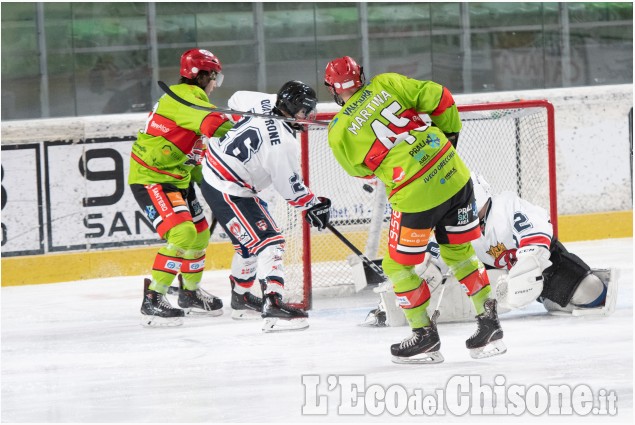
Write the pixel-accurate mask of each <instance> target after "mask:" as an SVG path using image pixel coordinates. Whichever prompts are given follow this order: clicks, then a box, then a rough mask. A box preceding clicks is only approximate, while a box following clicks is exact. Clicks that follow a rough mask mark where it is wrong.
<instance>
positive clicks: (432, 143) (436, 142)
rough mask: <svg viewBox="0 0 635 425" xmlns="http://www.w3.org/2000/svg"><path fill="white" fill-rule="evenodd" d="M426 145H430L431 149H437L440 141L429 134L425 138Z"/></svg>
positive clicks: (434, 135) (435, 136)
mask: <svg viewBox="0 0 635 425" xmlns="http://www.w3.org/2000/svg"><path fill="white" fill-rule="evenodd" d="M426 143H427V144H428V145H430V147H431V148H434V149H437V148H439V146H441V139H439V138H438V137H437V135H436V134H431V133H430V134H428V137H426Z"/></svg>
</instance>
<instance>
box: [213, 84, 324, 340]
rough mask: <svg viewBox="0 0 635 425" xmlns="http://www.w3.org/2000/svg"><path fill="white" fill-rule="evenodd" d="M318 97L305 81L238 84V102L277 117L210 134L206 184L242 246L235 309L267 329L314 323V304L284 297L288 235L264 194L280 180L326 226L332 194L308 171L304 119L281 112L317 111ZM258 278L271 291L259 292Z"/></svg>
mask: <svg viewBox="0 0 635 425" xmlns="http://www.w3.org/2000/svg"><path fill="white" fill-rule="evenodd" d="M316 104H317V97H316V94H315V91H314V90H313V89H312V88H311V87H309V86H308V85H306V84H304V83H302V82H300V81H289V82H287V83H285V84H284V85H283V86H282V88H281V89H280V90H279V92H278V94H277V95H275V94H266V93H259V92H248V91H240V92H237V93H235V94H234V95H233V96H232V97H231V99H230V100H229V106H230V107H231V108H232V109H235V110H240V111H251V112H255V113H258V114H271V117H272V118H262V117H249V116H243V117H242V118H241V119H240V120H239V121H238V122H236V124H235V125H234V127H233V128H232V129H231V130H230V131H229V132H227V134H226V135H225V136H224V137H222V138H220V139H216V138H212V139H209V142H208V149H207V153H206V156H205V163H204V168H203V183H202V185H201V191H202V193H203V196H204V197H205V200H206V201H207V203H208V204H209V206H210V208H211V210H212V213H213V215H214V217H216V219H217V220H218V223H220V225H221V226H222V227H223V228H224V229H225V231H226V232H227V235H228V236H229V237H230V239H231V241H232V243H233V245H234V249H235V251H236V253H235V254H234V258H233V260H232V269H231V276H230V282H231V286H232V300H231V305H232V309H233V312H232V317H234V318H248V317H249V314H248V313H249V311H251V312H252V313H253V312H258V313H260V314H261V316H262V317H263V318H264V319H265V320H264V324H263V331H265V332H272V331H280V330H297V329H306V328H307V327H308V326H309V324H308V321H307V318H308V314H307V313H306V312H304V311H302V310H300V309H296V308H294V307H292V306H290V305H288V304H286V303H284V302H283V296H284V266H283V254H284V242H285V240H284V236H283V235H282V234H281V233H280V229H279V228H278V226H277V225H276V223H275V221H274V219H273V218H272V216H271V215H270V214H269V210H268V208H267V203H266V202H265V201H264V200H263V199H262V198H261V197H260V196H259V194H260V192H262V191H263V190H265V189H267V188H268V187H270V186H271V187H273V189H275V191H276V192H278V193H279V194H280V195H281V196H282V197H283V198H284V199H285V200H286V201H287V202H288V203H289V204H290V205H291V206H293V207H295V208H298V209H301V210H306V211H307V214H306V219H307V221H309V223H310V224H311V225H313V226H315V227H318V228H319V229H324V228H325V225H326V223H328V219H329V209H330V204H331V203H330V200H328V199H327V198H323V197H317V196H315V195H314V194H313V192H311V190H310V189H309V188H308V187H307V186H306V185H305V184H304V182H303V180H302V177H301V174H300V169H299V153H300V152H299V144H298V142H297V139H296V137H295V132H296V131H297V130H302V125H301V124H298V123H288V122H285V121H282V120H280V119H276V118H279V117H288V118H296V119H310V118H311V117H312V116H313V114H314V113H315V107H316ZM256 279H258V280H259V282H260V286H261V289H262V294H263V299H261V298H260V297H258V296H257V295H255V294H254V293H252V292H251V289H252V287H253V284H254V282H255V280H256Z"/></svg>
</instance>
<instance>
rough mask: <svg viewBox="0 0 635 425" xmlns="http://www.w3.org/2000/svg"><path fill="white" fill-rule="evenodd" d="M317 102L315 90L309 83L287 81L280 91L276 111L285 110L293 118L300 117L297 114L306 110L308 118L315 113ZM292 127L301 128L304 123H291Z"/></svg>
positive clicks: (305, 115) (305, 114)
mask: <svg viewBox="0 0 635 425" xmlns="http://www.w3.org/2000/svg"><path fill="white" fill-rule="evenodd" d="M317 102H318V99H317V95H316V93H315V90H313V89H312V88H311V87H309V86H308V85H307V84H304V83H303V82H302V81H297V80H294V81H287V82H286V83H284V85H283V86H282V87H281V88H280V90H279V91H278V98H277V100H276V108H275V109H277V111H275V112H278V111H280V112H284V113H286V114H288V115H289V116H290V117H293V118H298V117H296V115H297V114H299V113H301V112H304V118H307V119H308V118H309V117H310V116H311V115H312V114H314V113H315V107H316V106H317ZM279 115H283V114H279ZM291 127H293V128H295V129H298V130H299V129H301V128H302V125H300V124H291Z"/></svg>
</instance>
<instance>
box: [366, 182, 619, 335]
mask: <svg viewBox="0 0 635 425" xmlns="http://www.w3.org/2000/svg"><path fill="white" fill-rule="evenodd" d="M472 181H473V184H474V196H475V198H476V205H477V209H478V211H479V219H480V221H481V233H482V236H481V237H480V238H479V239H477V240H475V241H473V242H472V245H473V246H474V250H475V252H476V255H477V256H478V258H479V259H480V260H481V261H482V262H483V263H484V264H485V265H486V267H487V268H488V271H487V273H488V275H489V278H490V284H491V285H492V287H493V289H494V292H495V293H496V299H497V300H498V306H499V313H500V314H503V313H506V312H509V311H511V310H513V309H519V308H523V307H526V306H527V305H528V304H530V303H531V302H533V301H536V300H537V301H539V302H541V303H542V304H543V305H544V307H545V309H547V311H549V312H550V313H552V314H571V315H574V316H588V315H603V316H606V315H609V314H611V313H613V311H614V310H615V302H616V299H617V274H616V270H608V269H591V268H590V267H589V266H588V265H587V264H586V263H585V262H584V261H583V260H582V259H580V258H579V257H578V256H576V255H575V254H572V253H570V252H568V251H567V249H566V248H565V247H564V246H563V245H562V243H561V242H560V241H558V240H557V238H554V236H553V227H552V225H551V221H550V217H549V214H548V213H547V211H545V210H544V209H543V208H540V207H538V206H536V205H533V204H531V203H530V202H527V201H525V200H524V199H522V198H520V197H518V196H517V195H516V194H515V193H513V192H508V191H507V192H501V193H499V194H493V193H492V191H491V188H490V186H489V184H488V183H487V182H486V181H485V179H484V178H483V176H482V175H477V174H475V173H472ZM434 245H435V242H434V241H431V242H430V243H429V246H428V252H429V255H427V258H426V261H425V262H424V263H423V264H421V265H419V266H417V268H416V270H417V272H418V273H419V275H421V276H422V277H423V278H424V279H425V280H426V282H428V285H429V286H430V292H431V302H430V305H437V302H438V299H439V296H440V295H441V293H442V291H441V290H440V289H441V288H443V286H445V290H444V291H443V299H442V300H441V308H440V310H441V316H440V317H439V322H449V321H462V320H468V319H471V318H472V317H473V316H474V312H473V310H472V308H471V305H470V303H467V302H462V301H461V300H463V298H464V297H463V296H462V294H461V290H460V288H459V285H457V283H456V280H455V279H453V278H452V277H449V276H448V274H447V266H446V265H445V264H443V262H442V261H441V260H440V259H439V255H438V250H437V253H435V249H434ZM442 283H443V285H442ZM398 319H400V318H398ZM384 320H385V314H382V312H381V311H376V310H373V312H371V313H369V315H368V317H367V319H366V324H368V325H373V326H381V325H382V322H383V321H384ZM389 324H390V325H392V326H396V325H399V324H405V320H402V321H400V320H397V319H394V318H393V320H391V321H389Z"/></svg>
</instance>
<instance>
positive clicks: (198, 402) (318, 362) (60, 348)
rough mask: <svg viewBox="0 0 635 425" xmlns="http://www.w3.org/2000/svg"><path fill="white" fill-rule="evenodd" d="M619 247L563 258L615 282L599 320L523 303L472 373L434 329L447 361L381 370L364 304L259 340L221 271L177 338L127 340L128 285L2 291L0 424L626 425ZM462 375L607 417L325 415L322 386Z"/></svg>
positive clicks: (626, 348)
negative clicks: (201, 310) (575, 393)
mask: <svg viewBox="0 0 635 425" xmlns="http://www.w3.org/2000/svg"><path fill="white" fill-rule="evenodd" d="M632 244H633V241H632V239H630V238H628V239H613V240H601V241H587V242H576V243H567V244H565V245H566V246H567V247H568V248H569V250H570V251H572V252H574V253H576V254H578V255H579V256H580V257H581V258H583V259H584V260H585V261H586V262H587V263H589V265H591V266H592V267H615V268H618V269H619V270H620V278H619V285H620V287H619V295H618V297H619V298H618V302H617V310H616V312H615V313H614V314H613V315H612V316H610V317H606V318H574V317H560V316H550V315H548V314H547V313H546V312H544V309H543V307H542V306H541V305H540V304H538V303H535V304H533V305H531V306H530V307H529V308H528V309H525V310H523V311H515V312H512V313H509V314H507V315H504V316H502V325H503V328H504V331H505V339H504V341H505V343H506V345H507V347H508V352H507V353H506V354H504V355H503V356H499V357H494V358H490V359H484V360H473V359H471V358H470V357H469V354H468V351H467V350H466V349H465V339H466V338H467V337H469V336H470V335H471V334H472V333H473V332H474V330H475V325H474V323H453V324H444V323H441V324H440V325H439V332H440V334H441V340H442V352H443V355H444V357H445V359H446V360H445V363H442V364H437V365H421V366H412V365H396V364H393V363H392V362H391V361H390V353H389V346H390V344H391V343H394V342H399V341H400V340H401V339H403V338H405V337H406V336H408V335H409V333H410V331H409V329H408V328H406V327H401V328H381V329H374V328H362V327H359V326H358V323H359V322H361V321H362V320H363V319H364V317H365V315H366V313H367V311H368V310H369V309H371V308H373V307H374V306H375V304H376V295H375V294H373V293H372V291H370V290H364V291H363V292H361V293H359V294H357V295H355V296H350V297H343V298H319V299H317V300H315V302H314V304H315V305H314V310H313V311H311V312H310V319H309V320H310V324H311V327H310V328H309V329H308V330H306V331H303V332H290V333H281V334H263V333H262V332H261V330H260V326H261V322H260V320H256V321H246V322H239V321H235V320H232V319H231V317H230V310H229V282H228V280H227V275H228V272H227V271H210V272H206V273H205V275H204V280H203V286H204V288H205V289H207V290H208V291H210V292H212V293H214V294H216V295H218V296H221V297H222V298H223V300H224V302H225V314H224V315H223V316H221V317H212V318H200V317H197V318H186V321H185V324H184V326H182V327H177V328H167V329H148V328H143V327H142V326H140V324H139V307H140V304H141V294H142V277H139V276H138V277H119V278H109V279H97V280H86V281H80V282H66V283H59V284H49V285H29V286H22V287H3V288H2V300H1V303H2V304H1V305H2V316H1V317H2V359H1V360H2V407H1V408H2V410H1V412H2V422H117V423H119V422H148V423H152V422H214V423H223V422H269V423H297V422H322V423H324V422H347V423H352V422H364V423H379V422H418V423H426V424H429V423H438V422H443V423H447V422H450V423H463V422H464V423H472V422H482V423H510V422H512V421H513V422H514V423H526V422H529V423H552V422H555V423H564V422H575V423H587V422H598V423H616V422H623V423H632V419H633V418H632V413H633V410H632V409H633V246H632ZM172 299H174V298H172ZM303 375H312V376H317V377H318V378H319V379H320V385H319V386H318V387H317V391H318V395H325V396H326V397H327V399H326V400H321V401H322V402H323V403H322V404H320V406H326V407H327V409H328V411H327V414H326V415H306V414H303V413H302V407H303V405H305V403H307V406H314V405H316V403H317V399H316V398H315V397H314V396H312V395H311V393H310V392H309V393H308V394H309V395H308V396H307V391H305V386H304V385H303V384H302V379H303V378H302V376H303ZM463 375H473V376H475V377H480V379H481V382H482V383H483V384H487V385H490V386H493V385H494V378H495V377H496V376H502V377H504V381H505V382H504V385H505V388H507V387H509V386H511V385H534V389H535V385H542V386H543V387H544V388H546V387H547V386H549V385H568V386H569V387H570V388H574V387H576V386H580V385H588V386H589V387H590V389H591V391H592V392H593V395H594V396H597V394H598V393H600V392H601V391H606V392H607V393H608V392H610V391H612V392H613V393H615V394H616V395H617V409H618V411H617V416H613V417H609V418H607V417H603V416H599V415H593V414H589V415H586V416H577V415H575V414H574V415H568V416H567V415H565V416H554V415H549V414H547V413H544V414H542V415H540V416H534V415H532V414H531V413H530V412H527V411H525V412H524V413H523V414H522V416H521V417H516V416H499V415H493V416H492V415H476V414H469V413H467V414H465V415H462V416H455V415H453V414H452V413H451V412H449V411H448V410H446V411H445V415H443V416H441V415H436V416H431V417H426V416H424V417H421V416H417V415H416V414H415V413H413V412H412V411H408V410H407V411H405V412H404V413H402V414H401V415H399V416H393V415H392V414H391V413H390V412H389V411H387V410H386V411H384V412H383V413H381V414H379V415H373V414H372V412H371V411H372V408H371V409H370V410H371V411H367V412H366V413H365V414H364V415H363V416H361V415H348V414H339V413H338V408H339V406H340V405H342V404H345V400H346V399H347V397H346V392H344V393H341V388H342V387H341V386H339V387H338V386H335V387H334V389H333V390H329V388H328V387H327V380H328V379H329V377H331V378H330V379H334V378H335V377H336V378H337V379H339V382H342V380H343V381H346V380H347V379H349V380H350V379H358V378H351V376H362V377H363V379H364V380H365V387H364V388H362V389H361V391H364V390H365V389H368V388H370V387H371V386H374V387H373V388H375V389H377V388H378V387H377V386H381V387H382V388H383V389H395V388H396V387H395V386H396V385H400V386H401V387H403V388H404V389H405V390H406V391H407V393H408V394H411V393H413V391H414V390H415V389H421V390H422V391H423V393H424V394H433V393H434V391H435V390H436V389H444V388H446V386H447V385H448V382H449V381H450V380H451V379H452V377H456V376H463ZM310 379H315V378H309V380H310ZM499 379H502V378H499ZM307 382H309V381H307ZM501 388H502V387H501ZM307 397H308V399H309V401H308V402H307V401H306V399H307ZM311 397H313V398H311ZM363 397H364V393H363V394H362V395H361V400H363ZM484 398H485V399H486V400H487V399H488V398H489V396H488V395H485V396H484ZM343 400H344V401H343ZM325 403H326V404H325ZM342 413H345V412H342ZM375 413H376V412H375Z"/></svg>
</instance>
